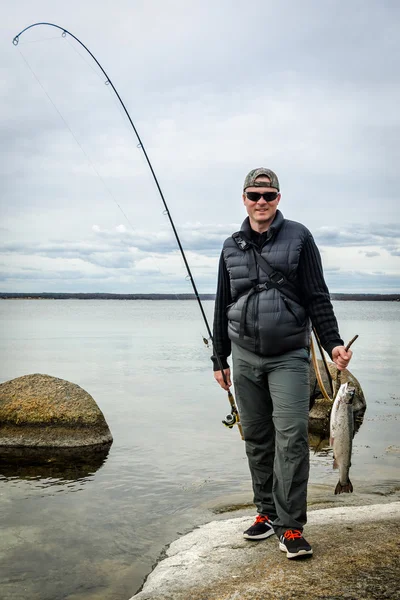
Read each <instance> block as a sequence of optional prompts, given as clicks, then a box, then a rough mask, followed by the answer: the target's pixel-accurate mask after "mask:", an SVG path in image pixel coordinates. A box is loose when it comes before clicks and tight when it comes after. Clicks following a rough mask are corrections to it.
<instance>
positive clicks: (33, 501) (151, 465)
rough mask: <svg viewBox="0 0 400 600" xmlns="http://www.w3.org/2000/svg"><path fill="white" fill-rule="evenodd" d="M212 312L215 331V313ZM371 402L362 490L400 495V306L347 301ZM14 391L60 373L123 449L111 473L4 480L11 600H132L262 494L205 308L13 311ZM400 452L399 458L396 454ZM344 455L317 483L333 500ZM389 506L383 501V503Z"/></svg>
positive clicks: (9, 323)
mask: <svg viewBox="0 0 400 600" xmlns="http://www.w3.org/2000/svg"><path fill="white" fill-rule="evenodd" d="M204 307H205V310H206V313H207V315H208V316H209V318H210V320H211V319H212V310H213V303H212V302H205V303H204ZM335 311H336V314H337V317H338V320H339V323H340V328H341V333H342V336H343V337H344V339H345V340H346V341H348V340H349V339H351V338H352V337H353V335H355V334H356V333H358V334H359V336H360V337H359V339H358V340H357V342H356V343H355V345H354V358H353V361H352V364H351V371H352V373H353V374H354V375H355V376H356V377H357V378H358V379H359V381H360V382H361V385H362V387H363V390H364V393H365V396H366V399H367V404H368V408H367V413H366V418H365V421H364V424H363V426H362V427H361V429H360V431H359V432H358V434H357V436H356V438H355V447H354V455H353V466H352V481H353V484H354V486H355V487H356V486H358V488H359V489H366V490H368V491H370V492H371V491H372V492H374V490H375V491H376V493H377V494H380V493H382V491H385V492H388V491H389V492H390V491H391V490H392V489H395V488H396V486H397V487H398V485H399V481H400V476H399V470H398V462H399V453H398V447H399V436H398V427H399V415H400V391H399V387H398V386H399V367H398V365H399V363H400V351H399V343H398V340H399V339H400V304H399V303H394V302H393V303H389V302H336V303H335ZM0 332H1V340H0V382H1V381H6V380H8V379H12V378H14V377H19V376H21V375H26V374H28V373H47V374H49V375H53V376H56V377H60V378H63V379H67V380H69V381H72V382H74V383H77V384H79V385H80V386H82V387H83V388H84V389H86V390H87V391H88V392H89V393H90V394H91V395H92V396H93V397H94V398H95V400H96V402H97V403H98V405H99V406H100V408H101V410H102V411H103V413H104V415H105V417H106V420H107V422H108V424H109V426H110V429H111V431H112V433H113V436H114V443H113V445H112V447H111V450H110V453H109V455H108V457H107V458H106V460H105V462H104V463H103V464H102V465H97V466H93V467H92V468H88V469H87V468H86V469H85V468H82V469H80V470H79V469H74V468H71V469H69V470H68V471H63V472H57V470H56V469H55V468H50V467H47V468H42V469H41V471H37V470H36V471H30V470H29V469H26V470H25V471H20V472H19V473H18V475H16V474H15V473H14V474H13V473H10V472H5V471H4V470H3V472H2V473H0V528H1V536H0V597H1V599H2V600H22V599H23V600H26V599H27V598H29V600H127V599H128V598H130V596H131V595H133V594H134V593H135V591H137V589H138V588H139V587H140V585H141V583H142V581H143V578H144V576H145V575H146V574H147V573H148V572H149V571H150V570H151V568H152V565H153V564H154V563H155V562H156V560H157V559H158V557H159V555H160V552H161V550H162V548H163V547H164V546H165V545H166V544H168V543H170V542H171V541H172V540H173V539H174V538H176V537H178V536H179V535H180V534H182V533H185V532H187V531H189V530H190V529H192V528H193V527H194V526H195V525H197V524H200V523H201V522H204V521H207V520H211V519H213V518H214V516H213V515H212V514H211V513H210V512H208V511H207V510H206V508H205V507H206V505H207V503H209V502H211V501H213V500H215V499H216V498H228V497H229V495H230V494H232V493H233V492H246V491H247V490H249V489H250V486H249V476H248V470H247V462H246V460H245V457H244V448H243V443H242V442H241V440H240V437H239V434H238V431H237V430H236V429H234V430H231V431H230V430H227V429H225V428H224V427H223V426H222V424H221V419H222V418H223V417H224V416H225V415H226V413H227V412H229V405H228V401H227V398H226V395H225V393H224V392H223V391H221V390H220V389H219V388H218V386H217V384H216V383H215V382H214V381H213V379H212V372H211V361H210V358H209V356H210V351H209V350H207V348H206V347H205V346H204V344H203V342H202V335H204V334H205V328H204V326H203V324H202V320H201V317H200V314H199V309H198V306H197V303H195V302H191V301H186V302H182V301H171V302H169V301H109V300H107V301H105V300H103V301H90V300H85V301H80V300H68V301H67V300H63V301H61V300H58V301H57V300H56V301H51V300H49V301H47V300H42V301H26V300H20V301H5V300H4V301H0ZM396 448H397V449H396ZM331 464H332V461H331V456H328V455H326V453H321V454H320V455H312V470H311V482H312V483H315V484H321V485H323V484H327V485H329V490H331V489H332V490H333V488H334V485H335V484H336V479H337V476H336V474H334V473H333V472H332V468H331ZM377 501H379V499H378V498H377Z"/></svg>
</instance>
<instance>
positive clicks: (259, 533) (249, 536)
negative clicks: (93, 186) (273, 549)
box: [243, 515, 275, 540]
mask: <svg viewBox="0 0 400 600" xmlns="http://www.w3.org/2000/svg"><path fill="white" fill-rule="evenodd" d="M274 533H275V532H274V530H273V528H272V525H271V521H270V520H269V518H268V517H266V516H264V515H257V517H256V520H255V521H254V523H253V525H252V526H251V527H249V528H248V529H246V531H244V532H243V537H244V538H246V540H265V539H266V538H269V537H270V536H271V535H274Z"/></svg>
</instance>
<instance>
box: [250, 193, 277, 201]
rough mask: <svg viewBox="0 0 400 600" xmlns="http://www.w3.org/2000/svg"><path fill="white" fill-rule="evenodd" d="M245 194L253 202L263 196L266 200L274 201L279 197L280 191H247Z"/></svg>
mask: <svg viewBox="0 0 400 600" xmlns="http://www.w3.org/2000/svg"><path fill="white" fill-rule="evenodd" d="M245 194H246V197H247V199H248V200H250V201H251V202H258V201H259V200H260V199H261V198H264V200H265V202H272V201H273V200H276V199H277V197H278V192H264V194H260V192H245Z"/></svg>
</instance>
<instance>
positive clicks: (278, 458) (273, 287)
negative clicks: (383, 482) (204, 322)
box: [213, 168, 352, 558]
mask: <svg viewBox="0 0 400 600" xmlns="http://www.w3.org/2000/svg"><path fill="white" fill-rule="evenodd" d="M280 199H281V194H280V191H279V181H278V177H277V176H276V174H275V173H274V172H273V171H271V170H270V169H265V168H259V169H253V170H252V171H250V173H249V174H248V175H247V177H246V179H245V182H244V187H243V203H244V206H245V208H246V210H247V214H248V217H247V218H246V219H245V221H244V222H243V224H242V227H241V230H240V232H238V233H236V234H233V236H232V237H230V238H228V239H227V240H226V241H225V243H224V246H223V250H222V254H221V258H220V264H219V273H218V287H217V294H216V301H215V314H214V334H213V341H214V349H215V353H217V354H218V355H219V359H220V361H218V359H217V358H216V356H213V362H214V377H215V379H216V380H217V382H218V383H219V384H220V385H221V387H222V388H224V389H226V390H227V389H229V387H230V386H231V385H232V383H231V377H230V369H229V365H228V362H227V357H228V356H229V355H230V354H231V351H232V361H233V383H234V386H235V394H236V400H237V405H238V410H239V414H240V420H241V424H242V427H243V432H244V438H245V445H246V453H247V457H248V462H249V467H250V473H251V477H252V483H253V491H254V503H255V505H256V507H257V512H258V515H257V518H256V520H255V522H254V523H253V525H252V526H251V527H249V529H247V530H246V531H245V532H244V537H245V538H246V539H249V540H260V539H265V538H268V537H270V536H271V535H273V534H274V533H276V535H277V536H278V538H279V548H280V549H281V550H282V551H284V552H286V555H287V557H288V558H298V557H303V556H311V555H312V548H311V546H310V544H309V543H308V542H307V541H306V540H305V538H304V537H303V527H304V525H305V523H306V520H307V518H306V509H307V483H308V476H309V448H308V413H309V397H310V396H309V362H310V351H309V345H310V320H311V322H312V324H313V326H314V327H315V329H316V331H317V334H318V336H319V338H320V341H321V344H322V345H323V347H324V348H325V350H326V351H327V352H328V354H329V355H330V356H331V357H332V359H333V361H334V362H335V363H336V366H337V367H338V369H340V370H343V369H344V368H345V367H347V365H348V363H349V361H350V358H351V355H352V353H351V351H350V350H349V351H348V352H346V349H345V347H344V345H343V341H342V340H341V339H340V336H339V331H338V325H337V321H336V318H335V315H334V312H333V307H332V304H331V302H330V297H329V291H328V288H327V286H326V284H325V281H324V277H323V272H322V265H321V258H320V254H319V251H318V249H317V247H316V245H315V242H314V240H313V237H312V235H311V233H310V232H309V231H308V229H307V228H306V227H304V226H303V225H301V224H300V223H296V222H295V221H289V220H287V219H285V218H284V217H283V215H282V213H281V212H280V211H279V210H278V205H279V202H280ZM221 364H222V367H223V371H221V370H220V365H221Z"/></svg>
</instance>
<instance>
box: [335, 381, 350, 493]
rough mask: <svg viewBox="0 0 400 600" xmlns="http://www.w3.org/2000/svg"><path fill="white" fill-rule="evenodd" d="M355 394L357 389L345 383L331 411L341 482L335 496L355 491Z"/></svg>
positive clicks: (336, 458)
mask: <svg viewBox="0 0 400 600" xmlns="http://www.w3.org/2000/svg"><path fill="white" fill-rule="evenodd" d="M354 393H355V388H354V387H353V386H352V385H350V384H349V383H343V384H342V385H341V386H340V388H339V391H338V393H337V395H336V398H335V401H334V403H333V406H332V411H331V419H330V445H331V446H332V449H333V457H334V461H333V468H334V469H339V481H338V484H337V486H336V488H335V494H342V493H349V492H352V491H353V485H352V483H351V481H350V479H349V471H350V466H351V451H352V447H353V435H354V416H353V398H354Z"/></svg>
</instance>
